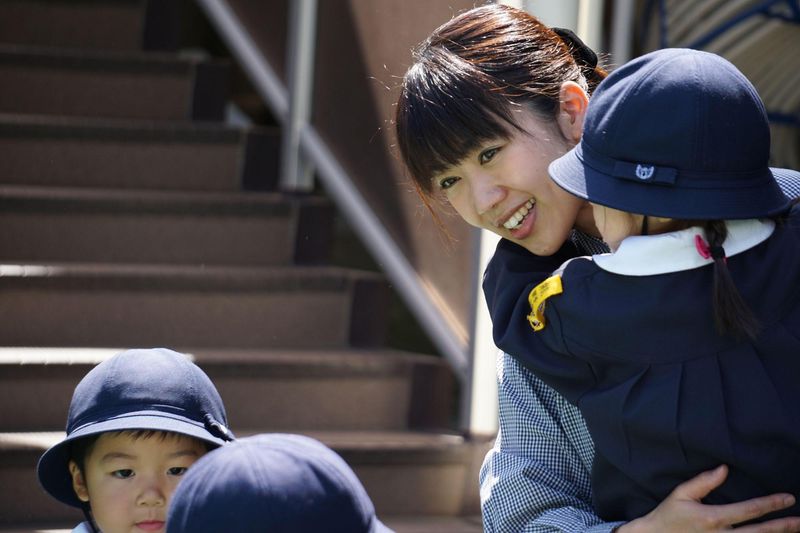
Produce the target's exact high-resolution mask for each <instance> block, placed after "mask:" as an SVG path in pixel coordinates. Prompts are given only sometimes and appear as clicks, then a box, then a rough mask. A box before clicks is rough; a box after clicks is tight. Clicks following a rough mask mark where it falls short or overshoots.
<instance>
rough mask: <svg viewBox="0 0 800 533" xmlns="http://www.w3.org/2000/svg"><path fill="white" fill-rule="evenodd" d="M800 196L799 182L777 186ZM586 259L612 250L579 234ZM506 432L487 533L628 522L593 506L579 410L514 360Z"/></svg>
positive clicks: (503, 406)
mask: <svg viewBox="0 0 800 533" xmlns="http://www.w3.org/2000/svg"><path fill="white" fill-rule="evenodd" d="M778 181H779V182H780V185H781V188H782V189H783V192H784V193H785V194H786V195H787V196H789V197H792V198H798V197H800V182H794V181H787V180H780V179H779V180H778ZM571 239H572V240H573V242H574V243H575V244H576V245H577V246H578V249H579V250H581V251H582V252H583V253H586V254H598V253H604V252H607V251H608V248H607V247H606V246H605V244H604V243H603V242H602V241H600V240H599V239H595V238H594V237H591V236H588V235H585V234H582V233H579V232H576V231H573V232H572V236H571ZM497 379H498V398H499V415H500V431H499V432H498V434H497V440H496V441H495V445H494V447H493V448H492V449H491V450H490V451H489V453H488V454H487V455H486V458H485V459H484V462H483V466H482V467H481V471H480V483H481V510H482V514H483V527H484V531H486V532H487V533H533V532H535V533H553V532H566V533H582V532H585V533H595V532H597V533H599V532H609V531H613V530H614V528H616V527H619V526H620V525H621V524H622V522H614V523H607V522H603V521H602V520H601V519H600V518H599V517H598V516H596V515H595V514H594V510H593V508H592V485H591V468H592V460H593V458H594V443H593V442H592V439H591V437H590V436H589V432H588V430H587V429H586V423H585V422H584V420H583V417H582V416H581V414H580V412H579V411H578V409H577V408H576V407H575V406H573V405H572V404H570V403H569V402H567V401H566V400H565V399H564V398H563V397H562V396H561V395H559V394H558V393H557V392H555V391H554V390H553V389H551V388H550V387H548V386H547V385H545V384H544V383H543V382H542V381H540V380H539V379H538V378H537V377H536V376H535V375H534V374H533V373H532V372H531V371H530V370H528V369H527V368H525V367H523V366H522V365H520V364H519V363H518V362H517V361H516V360H515V359H514V358H513V357H511V356H510V355H508V354H505V353H501V354H500V356H499V358H498V361H497Z"/></svg>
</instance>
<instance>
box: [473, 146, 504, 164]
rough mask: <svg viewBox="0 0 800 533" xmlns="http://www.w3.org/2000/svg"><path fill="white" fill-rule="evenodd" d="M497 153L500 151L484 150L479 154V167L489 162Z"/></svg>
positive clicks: (496, 149)
mask: <svg viewBox="0 0 800 533" xmlns="http://www.w3.org/2000/svg"><path fill="white" fill-rule="evenodd" d="M499 151H500V149H499V148H489V149H488V150H484V151H483V152H481V155H480V156H479V157H478V158H479V159H480V162H481V165H485V164H486V163H488V162H489V161H491V160H492V159H493V158H494V156H496V155H497V152H499Z"/></svg>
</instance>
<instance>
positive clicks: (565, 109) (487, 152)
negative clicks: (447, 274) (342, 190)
mask: <svg viewBox="0 0 800 533" xmlns="http://www.w3.org/2000/svg"><path fill="white" fill-rule="evenodd" d="M605 76H606V73H605V71H604V70H603V69H601V68H599V67H598V66H597V56H596V55H595V53H594V52H593V51H591V50H590V49H589V48H587V47H586V46H585V45H584V44H583V43H582V42H581V41H580V40H579V39H578V38H577V37H576V36H575V35H574V34H573V33H572V32H570V31H568V30H561V29H557V28H548V27H547V26H545V25H544V24H542V23H541V22H540V21H539V20H537V19H536V18H535V17H533V16H531V15H529V14H528V13H525V12H524V11H521V10H518V9H514V8H511V7H508V6H505V5H501V4H492V5H487V6H483V7H478V8H474V9H472V10H469V11H466V12H464V13H462V14H461V15H458V16H456V17H454V18H453V19H451V20H450V21H448V22H446V23H445V24H443V25H442V26H440V27H439V28H437V29H436V30H435V31H434V32H433V33H432V34H431V35H430V36H429V37H428V39H426V40H425V41H424V42H423V43H421V44H420V46H419V47H418V48H417V49H416V51H415V53H414V63H413V64H412V65H411V67H410V68H409V69H408V71H407V72H406V74H405V76H404V78H403V83H402V86H401V92H400V96H399V98H398V102H397V106H396V111H395V112H396V118H395V126H396V133H397V143H398V147H399V149H400V154H401V156H402V159H403V161H404V162H405V164H406V166H407V168H408V171H409V174H410V176H411V178H412V181H413V184H414V186H415V187H416V189H417V191H418V193H419V195H420V198H421V199H422V201H423V203H425V205H426V206H428V208H429V209H431V210H432V211H434V216H435V210H434V209H433V203H434V200H435V199H441V200H443V201H445V202H446V203H449V204H450V205H451V206H452V207H453V208H454V209H455V210H456V211H457V212H458V214H459V215H460V216H461V217H462V218H463V219H464V220H465V221H466V222H468V223H469V224H471V225H473V226H476V227H479V228H485V229H487V230H489V231H492V232H494V233H496V234H498V235H500V236H501V237H503V239H502V240H501V241H500V245H499V246H500V247H501V248H502V250H505V251H506V253H508V254H511V255H514V254H517V256H518V257H519V258H520V261H519V262H518V263H517V266H519V265H524V266H520V267H519V272H520V273H525V272H531V271H532V270H534V271H537V272H552V271H554V270H555V269H556V268H558V267H559V266H560V265H561V263H562V262H564V261H565V260H567V259H570V258H572V257H575V256H580V255H587V254H588V255H591V254H595V253H603V252H608V247H607V246H606V244H605V243H603V241H602V240H600V238H599V237H600V233H599V232H598V229H597V227H596V226H595V224H594V219H593V216H592V207H591V206H590V204H589V203H587V201H586V200H583V199H579V198H576V197H575V196H572V195H570V194H569V193H567V192H566V191H564V190H563V189H561V188H560V187H559V186H558V185H556V184H555V183H554V182H553V181H552V180H551V179H550V177H549V175H548V165H549V164H550V163H551V162H552V161H553V160H555V159H557V158H559V157H560V156H562V155H563V154H565V153H566V152H567V151H569V150H570V149H571V148H572V147H573V146H575V145H576V144H577V143H578V142H579V140H580V138H581V134H582V128H583V122H584V117H585V114H586V110H587V106H588V99H589V95H590V94H592V93H593V92H594V89H595V88H596V87H597V85H599V84H600V82H601V81H602V80H603V79H604V78H605ZM517 245H519V246H517ZM531 252H532V253H531ZM534 254H535V255H534ZM512 266H514V265H512ZM528 310H530V309H528ZM520 318H521V319H522V320H523V322H524V316H523V315H520ZM505 325H506V324H495V327H498V326H499V329H500V330H502V329H503V327H504V326H505ZM519 355H520V354H502V355H501V357H500V360H499V361H498V365H497V375H498V398H499V411H500V412H499V415H500V416H499V422H500V430H499V433H498V436H497V440H496V442H495V445H494V448H493V449H492V450H490V451H489V453H488V454H487V456H486V458H485V460H484V463H483V467H482V468H481V472H480V481H481V509H482V516H483V527H484V530H485V531H487V532H509V533H510V532H518V531H555V530H557V531H570V532H583V531H592V532H601V531H612V530H614V531H620V532H622V531H659V532H671V531H678V532H684V531H720V530H725V529H729V528H730V526H732V525H734V524H737V523H740V522H742V521H745V520H750V519H755V518H758V517H761V516H763V515H765V514H767V513H769V512H771V511H775V510H778V509H783V508H786V507H788V506H791V505H792V504H793V501H794V500H793V498H788V499H787V498H785V495H781V494H773V495H770V496H766V495H765V496H764V497H761V498H755V499H752V500H747V501H744V502H740V503H735V504H729V505H718V506H714V505H704V504H702V503H701V501H702V499H703V498H704V497H705V496H706V495H707V494H708V493H709V492H711V491H712V490H714V489H715V488H717V487H718V486H720V485H721V484H722V483H723V482H724V480H725V476H726V473H725V472H726V471H725V470H724V468H719V469H717V470H714V471H710V472H706V473H703V474H698V475H697V476H696V477H695V478H692V479H690V480H688V481H686V482H684V483H681V484H679V485H677V487H676V488H675V490H674V491H673V493H672V494H670V496H669V497H667V498H666V499H664V500H663V501H662V502H661V504H660V505H658V506H657V507H656V508H655V510H653V511H652V512H651V513H649V514H648V515H646V516H644V517H641V518H638V519H634V520H631V521H630V522H628V523H624V524H623V523H621V522H604V521H603V520H602V519H601V518H600V517H599V516H598V513H597V512H596V510H595V508H594V506H593V504H592V486H591V485H592V484H591V467H592V462H593V460H594V443H593V441H592V439H591V437H590V435H589V432H588V430H587V428H586V423H585V421H584V419H583V417H582V415H581V413H580V412H579V411H578V409H577V408H576V407H575V406H574V405H572V404H570V403H569V402H568V401H567V400H566V399H565V398H564V397H563V396H561V395H559V394H558V393H556V392H555V391H554V390H553V389H552V388H550V387H549V386H547V385H546V384H545V383H544V382H542V381H541V380H540V379H539V378H538V377H537V376H536V375H534V374H533V373H532V372H531V370H530V369H529V368H528V367H526V366H525V365H524V364H522V363H521V362H520V361H519V360H518V356H519ZM515 356H516V357H515ZM798 527H800V526H798V523H797V522H788V523H787V522H781V521H779V520H775V521H768V522H765V523H763V524H760V527H758V528H755V529H751V530H752V531H797V530H798Z"/></svg>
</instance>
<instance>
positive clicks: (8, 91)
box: [0, 64, 224, 120]
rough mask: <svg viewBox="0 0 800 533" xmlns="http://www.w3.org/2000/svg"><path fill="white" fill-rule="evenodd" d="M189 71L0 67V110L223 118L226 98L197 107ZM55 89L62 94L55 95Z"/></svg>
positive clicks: (193, 82) (206, 118)
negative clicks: (158, 71)
mask: <svg viewBox="0 0 800 533" xmlns="http://www.w3.org/2000/svg"><path fill="white" fill-rule="evenodd" d="M185 70H186V72H185V73H164V74H153V73H148V72H125V71H110V72H109V71H105V72H104V71H101V70H92V69H78V68H73V69H56V68H53V67H50V68H46V67H42V66H25V65H16V64H0V79H2V80H3V83H2V84H0V112H13V113H29V114H36V115H40V114H48V115H62V116H86V117H104V118H129V119H152V120H187V119H202V120H221V119H222V118H223V114H224V100H223V98H218V99H217V101H216V102H206V107H205V108H204V109H201V108H199V107H197V106H195V105H194V96H195V91H196V89H195V75H194V74H195V71H194V69H193V68H191V67H188V66H187V67H186V69H185ZM54 87H58V90H57V91H54V90H53V88H54ZM219 96H220V97H222V96H224V95H223V94H220V95H219Z"/></svg>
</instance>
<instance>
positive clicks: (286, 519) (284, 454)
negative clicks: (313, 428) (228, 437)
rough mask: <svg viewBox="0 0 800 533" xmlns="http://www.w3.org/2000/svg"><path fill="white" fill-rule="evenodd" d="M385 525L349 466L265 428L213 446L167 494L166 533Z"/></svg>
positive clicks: (376, 529) (364, 532)
mask: <svg viewBox="0 0 800 533" xmlns="http://www.w3.org/2000/svg"><path fill="white" fill-rule="evenodd" d="M218 531H236V532H237V533H261V532H262V531H270V532H274V533H280V532H296V531H325V532H327V533H337V532H341V533H381V532H390V531H391V530H390V529H388V528H387V527H386V526H385V525H383V524H382V523H381V522H380V521H379V520H378V518H377V517H376V516H375V508H374V506H373V504H372V501H371V500H370V499H369V496H368V495H367V492H366V491H365V490H364V487H363V485H361V482H360V481H359V480H358V478H357V477H356V475H355V473H353V471H352V470H351V469H350V467H349V466H348V465H347V463H345V461H344V460H343V459H342V458H341V457H340V456H339V455H337V454H336V453H335V452H334V451H333V450H331V449H330V448H328V447H326V446H325V445H324V444H322V443H321V442H319V441H316V440H314V439H312V438H309V437H305V436H302V435H287V434H264V435H256V436H253V437H248V438H244V439H240V440H238V441H236V442H234V443H231V444H229V445H228V446H225V447H223V448H219V449H217V450H214V451H212V452H210V453H208V454H206V455H204V456H203V457H201V458H200V460H198V461H197V462H196V463H194V464H193V465H192V468H190V469H189V470H188V471H187V472H186V475H185V476H184V478H183V479H182V480H181V482H180V484H179V485H178V488H177V489H176V490H175V493H174V494H173V496H172V501H171V502H170V508H169V514H168V516H167V533H216V532H218Z"/></svg>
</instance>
